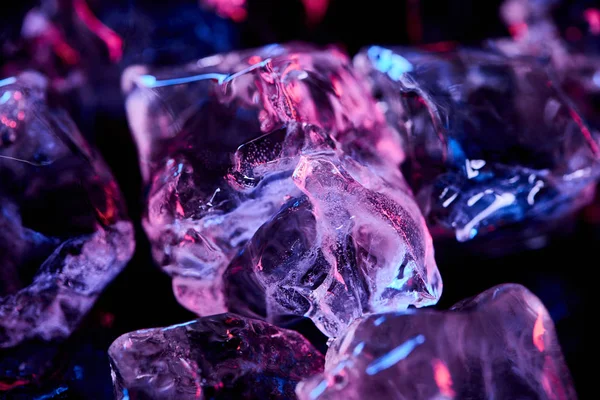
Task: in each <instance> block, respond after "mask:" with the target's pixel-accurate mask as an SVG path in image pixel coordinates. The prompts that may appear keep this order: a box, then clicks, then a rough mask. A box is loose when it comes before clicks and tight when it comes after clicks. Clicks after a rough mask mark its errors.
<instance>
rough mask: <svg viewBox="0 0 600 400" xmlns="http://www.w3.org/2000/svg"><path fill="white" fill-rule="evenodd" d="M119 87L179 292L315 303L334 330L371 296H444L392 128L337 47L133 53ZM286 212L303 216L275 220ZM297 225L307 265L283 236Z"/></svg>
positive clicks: (199, 300) (149, 221) (270, 303)
mask: <svg viewBox="0 0 600 400" xmlns="http://www.w3.org/2000/svg"><path fill="white" fill-rule="evenodd" d="M123 87H124V90H125V92H126V93H127V110H128V117H129V122H130V125H131V128H132V131H133V134H134V137H135V139H136V142H137V145H138V150H139V153H140V163H141V168H142V172H143V175H144V177H145V179H146V181H147V182H148V184H149V186H150V189H149V193H148V210H147V215H146V218H145V221H144V224H145V228H146V231H147V233H148V235H149V237H150V239H151V241H152V244H153V252H154V256H155V258H156V260H157V261H158V262H159V264H160V265H161V266H162V268H163V269H164V270H165V271H166V272H168V273H169V274H171V275H172V276H173V286H174V291H175V295H176V297H177V298H178V300H179V301H180V302H181V303H182V304H183V305H184V306H186V307H187V308H189V309H190V310H192V311H194V312H196V313H198V314H199V315H208V314H214V313H219V312H223V311H225V310H226V304H227V305H228V306H229V307H230V308H232V309H235V310H236V311H238V312H246V313H249V314H251V315H258V316H261V317H266V318H268V319H269V320H272V321H275V320H276V319H277V318H278V317H282V316H284V315H296V316H304V315H306V316H309V317H311V318H312V319H313V320H314V321H315V322H316V323H317V325H318V326H319V327H320V328H321V329H322V330H323V331H324V332H325V333H326V334H328V335H330V336H331V335H335V334H337V333H338V331H339V329H341V328H343V326H345V324H347V323H349V322H350V321H351V320H352V318H355V317H357V316H359V315H361V313H362V312H365V311H372V310H375V311H376V310H378V309H379V308H382V309H385V308H386V307H388V306H392V305H393V306H396V307H407V306H408V305H409V304H415V305H419V306H420V305H427V304H433V303H435V302H436V301H437V299H438V298H439V295H440V294H441V280H440V278H439V274H438V273H437V267H436V266H435V262H434V259H433V249H432V245H431V239H430V237H429V233H428V232H427V230H426V227H425V224H424V221H423V218H422V216H421V215H420V212H419V210H418V208H417V207H416V205H415V203H414V200H413V199H412V197H411V195H410V191H409V189H407V187H406V184H405V183H404V179H403V177H402V175H401V174H400V172H399V168H398V167H399V164H400V162H401V161H402V160H403V157H404V154H403V152H402V150H401V148H400V144H399V137H398V136H396V135H394V134H393V132H392V131H391V130H390V129H389V128H388V127H387V125H386V124H385V123H384V118H383V116H382V114H381V113H380V112H379V111H378V109H377V108H376V105H375V103H374V102H373V101H372V99H371V97H370V96H369V95H368V92H367V91H366V89H365V87H364V85H363V83H361V82H360V81H359V80H358V79H357V78H356V76H355V74H354V72H353V71H352V69H351V67H350V63H349V61H348V58H347V57H346V56H345V55H344V54H342V53H341V52H339V51H338V50H336V49H326V50H319V49H314V48H312V47H310V46H307V45H303V44H293V45H288V46H279V45H271V46H267V47H264V48H261V49H257V50H251V51H245V52H240V53H230V54H225V55H217V56H213V57H209V58H205V59H201V60H199V61H198V62H197V63H195V64H192V65H188V66H185V67H181V68H174V69H170V70H159V71H150V70H148V69H147V68H145V67H132V68H130V69H129V70H128V71H127V72H126V73H125V75H124V79H123ZM296 203H297V204H298V205H296V206H295V204H296ZM300 204H302V206H300ZM400 216H401V217H400ZM287 218H291V219H294V220H295V222H294V225H293V226H290V232H287V233H285V234H283V233H279V229H280V225H281V224H279V223H278V221H280V220H282V219H287ZM259 228H260V233H259V234H257V235H256V236H255V234H256V233H257V231H258V230H259ZM294 240H296V246H298V251H303V252H304V254H305V256H306V259H305V260H304V261H303V263H302V265H299V264H298V263H297V262H296V260H294V259H293V256H294V255H293V253H294V251H292V250H290V248H288V247H286V246H293V244H292V243H291V242H289V241H294ZM246 245H247V247H246V248H245V247H244V246H246ZM321 246H323V249H321ZM300 248H302V249H301V250H300ZM241 250H243V251H241ZM236 256H237V258H236V260H237V261H236V262H235V264H232V265H231V267H230V268H229V270H228V275H227V276H228V278H227V279H228V280H229V281H228V282H227V285H226V286H227V289H226V291H227V295H228V296H229V299H226V298H225V297H224V296H223V281H222V275H223V273H224V271H225V269H226V268H227V266H228V265H229V263H230V262H231V260H232V259H234V257H236ZM290 257H292V258H290ZM267 259H268V263H269V265H268V269H267V268H264V267H266V263H267ZM288 273H289V276H288V277H286V276H285V275H286V274H288ZM305 275H306V276H305ZM284 278H285V279H288V278H289V280H286V282H283V281H282V279H284ZM245 285H253V286H252V287H253V288H256V290H257V292H256V293H255V294H256V297H255V298H253V299H249V298H247V294H248V293H250V292H249V291H248V290H247V289H245V287H244V286H245ZM277 288H281V291H279V289H277ZM342 288H344V289H343V290H342ZM341 292H343V293H344V295H343V296H346V297H344V298H345V299H349V301H348V302H345V301H342V299H341V298H339V299H338V298H337V296H338V295H340V294H339V293H341ZM335 293H338V295H336V294H335ZM265 302H266V304H265Z"/></svg>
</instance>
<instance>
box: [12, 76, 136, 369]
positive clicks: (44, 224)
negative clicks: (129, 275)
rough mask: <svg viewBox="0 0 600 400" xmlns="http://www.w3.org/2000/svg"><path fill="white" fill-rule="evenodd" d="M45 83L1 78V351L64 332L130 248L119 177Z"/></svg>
mask: <svg viewBox="0 0 600 400" xmlns="http://www.w3.org/2000/svg"><path fill="white" fill-rule="evenodd" d="M45 85H46V81H45V79H44V78H43V77H42V76H40V75H38V74H35V73H23V74H21V75H19V76H17V77H11V78H7V79H4V80H2V81H0V348H2V349H8V348H11V347H14V346H17V345H19V344H22V343H23V342H24V341H26V340H28V339H36V340H42V341H50V340H60V339H64V338H66V337H68V336H69V335H70V333H71V332H72V331H73V330H74V329H75V327H76V326H77V324H78V323H79V321H80V320H81V318H82V317H83V316H84V315H85V313H86V312H87V311H88V310H89V309H90V307H91V306H92V305H93V303H94V301H95V299H96V297H97V296H98V295H99V293H100V292H101V291H102V289H103V288H104V287H105V286H106V285H107V284H108V283H109V282H110V281H111V280H112V279H113V278H114V277H115V276H116V275H117V274H118V273H119V272H120V271H121V269H122V268H123V267H124V266H125V264H126V263H127V261H128V260H129V259H130V258H131V256H132V253H133V248H134V238H133V227H132V225H131V223H130V222H129V221H128V219H127V216H126V213H125V210H124V203H123V202H122V199H121V195H120V193H119V189H118V188H117V185H116V182H115V181H114V179H113V177H112V176H111V174H110V172H109V171H108V168H107V167H106V166H105V165H104V163H103V162H102V161H101V160H100V158H99V157H98V156H97V154H96V153H95V152H94V151H93V150H92V149H90V148H89V147H88V145H87V144H86V143H85V142H84V140H83V138H82V137H81V135H80V134H79V132H78V131H77V128H76V127H75V125H74V123H73V122H72V121H71V120H70V119H69V118H68V116H67V115H66V114H65V113H64V112H63V111H61V110H60V109H58V108H56V107H54V106H52V105H50V104H48V103H47V102H46V97H45V96H46V93H45V88H46V86H45ZM25 364H26V363H23V365H25ZM22 367H23V366H22ZM23 368H25V367H23ZM23 368H21V367H20V370H23ZM27 368H29V367H27ZM3 373H8V374H9V375H10V372H8V371H6V370H5V371H3ZM13 378H14V377H13Z"/></svg>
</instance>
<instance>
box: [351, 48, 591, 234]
mask: <svg viewBox="0 0 600 400" xmlns="http://www.w3.org/2000/svg"><path fill="white" fill-rule="evenodd" d="M355 65H356V66H357V68H358V69H359V70H361V71H362V72H363V73H364V74H365V75H367V76H368V77H369V78H370V80H371V84H372V89H373V91H374V93H375V95H376V96H377V97H379V98H380V100H381V106H382V107H383V108H385V110H386V114H387V117H388V121H389V122H390V124H391V125H393V126H394V127H395V128H396V129H397V130H398V132H399V133H400V134H401V136H402V137H403V140H404V141H405V149H407V153H408V154H407V159H408V161H407V162H406V163H405V167H406V171H407V180H408V181H409V184H410V185H411V186H412V188H413V190H415V192H416V193H415V194H416V196H417V199H418V200H419V203H420V205H421V209H422V210H424V211H425V214H426V216H427V217H428V220H429V222H430V223H431V224H432V226H436V227H438V226H439V227H441V228H443V229H444V230H450V231H453V232H454V234H455V235H456V238H457V239H458V240H460V241H466V240H469V239H472V238H474V237H476V236H478V235H482V234H485V233H488V232H490V231H494V230H496V229H498V228H499V227H502V226H506V225H511V224H515V223H518V222H522V221H527V223H531V222H532V221H536V222H543V221H550V220H556V219H558V218H560V217H562V216H565V215H567V214H568V213H570V212H572V211H573V210H576V209H577V208H579V207H580V206H582V205H584V204H586V203H587V202H588V201H590V200H591V198H592V197H593V182H594V179H595V178H597V177H598V175H599V173H600V168H599V155H600V151H599V148H598V132H597V131H594V130H592V129H590V127H589V126H588V125H586V123H585V121H584V120H583V119H582V117H581V116H580V115H579V114H578V112H577V110H575V109H574V108H573V107H572V106H571V101H570V100H569V99H568V98H566V97H565V96H564V95H563V93H562V92H561V91H560V89H558V88H557V87H556V86H555V85H554V82H553V80H552V79H551V76H549V75H548V73H547V69H546V68H545V67H544V66H543V65H542V64H540V63H538V62H537V61H536V60H534V59H526V58H513V59H508V58H505V57H503V56H499V55H496V54H493V53H486V52H482V51H471V50H454V51H450V52H444V53H426V52H420V51H415V50H410V49H401V48H399V49H386V48H382V47H377V46H374V47H371V48H369V49H367V50H365V51H363V52H362V53H361V54H359V55H358V56H357V57H356V59H355ZM540 225H541V224H540Z"/></svg>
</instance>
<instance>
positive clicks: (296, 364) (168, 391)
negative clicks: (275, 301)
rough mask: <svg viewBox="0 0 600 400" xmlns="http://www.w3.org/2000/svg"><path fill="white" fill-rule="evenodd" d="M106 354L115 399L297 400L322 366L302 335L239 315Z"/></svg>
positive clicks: (137, 337)
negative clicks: (303, 385)
mask: <svg viewBox="0 0 600 400" xmlns="http://www.w3.org/2000/svg"><path fill="white" fill-rule="evenodd" d="M108 352H109V357H110V362H111V367H112V370H113V373H112V375H113V383H114V386H115V395H116V398H117V399H129V398H131V399H142V398H144V399H146V398H148V399H149V398H152V399H156V400H160V399H181V400H185V399H232V398H244V399H292V398H294V397H295V396H294V388H295V386H296V384H297V383H298V382H299V381H300V380H301V379H303V378H306V377H308V376H311V375H313V374H316V373H319V372H321V371H322V370H323V363H324V359H323V355H321V354H320V353H319V352H318V351H317V350H316V349H315V348H314V347H313V346H312V345H311V344H310V343H309V342H308V341H307V340H306V339H304V338H303V337H302V336H301V335H300V334H299V333H296V332H293V331H289V330H285V329H280V328H277V327H275V326H273V325H269V324H268V323H266V322H263V321H258V320H253V319H247V318H243V317H240V316H237V315H235V314H222V315H215V316H211V317H204V318H200V319H198V320H195V321H190V322H188V323H185V324H180V325H174V326H170V327H168V328H156V329H145V330H141V331H136V332H131V333H127V334H125V335H123V336H121V337H120V338H118V339H117V340H115V342H114V343H113V344H112V345H111V346H110V349H109V351H108Z"/></svg>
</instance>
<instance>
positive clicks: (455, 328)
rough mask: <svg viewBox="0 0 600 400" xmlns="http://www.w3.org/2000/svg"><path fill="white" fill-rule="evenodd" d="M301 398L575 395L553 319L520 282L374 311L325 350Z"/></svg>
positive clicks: (557, 398)
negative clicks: (435, 304)
mask: <svg viewBox="0 0 600 400" xmlns="http://www.w3.org/2000/svg"><path fill="white" fill-rule="evenodd" d="M297 393H298V397H299V398H300V399H301V400H308V399H310V400H325V399H342V398H343V399H346V400H358V399H366V398H373V399H402V400H404V399H406V400H408V399H411V400H413V399H440V400H441V399H544V400H574V399H576V398H577V395H576V394H575V390H574V389H573V386H572V383H571V378H570V374H569V371H568V369H567V367H566V365H565V363H564V360H563V356H562V353H561V350H560V346H559V343H558V339H557V337H556V333H555V331H554V325H553V323H552V319H551V318H550V315H549V314H548V312H547V311H546V309H545V308H544V305H543V304H542V303H541V302H540V300H539V299H538V298H537V297H535V296H534V295H533V294H532V293H531V292H529V291H528V290H527V289H525V288H524V287H522V286H520V285H514V284H506V285H500V286H496V287H494V288H492V289H489V290H487V291H485V292H483V293H482V294H480V295H478V296H476V297H475V298H473V299H469V300H465V301H462V302H460V303H458V304H456V305H455V306H454V307H453V308H452V309H451V310H450V311H446V312H440V311H430V310H410V311H404V312H396V313H387V314H374V315H369V316H366V317H363V318H362V319H360V320H358V321H356V322H355V323H354V324H353V325H351V326H350V328H349V329H348V331H347V332H346V333H345V334H344V336H342V337H340V338H338V339H336V341H335V342H334V343H333V345H332V347H330V349H329V350H328V352H327V356H326V361H325V373H324V374H321V375H317V376H315V377H312V378H310V379H308V380H305V381H303V382H301V383H300V384H299V385H298V388H297Z"/></svg>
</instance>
